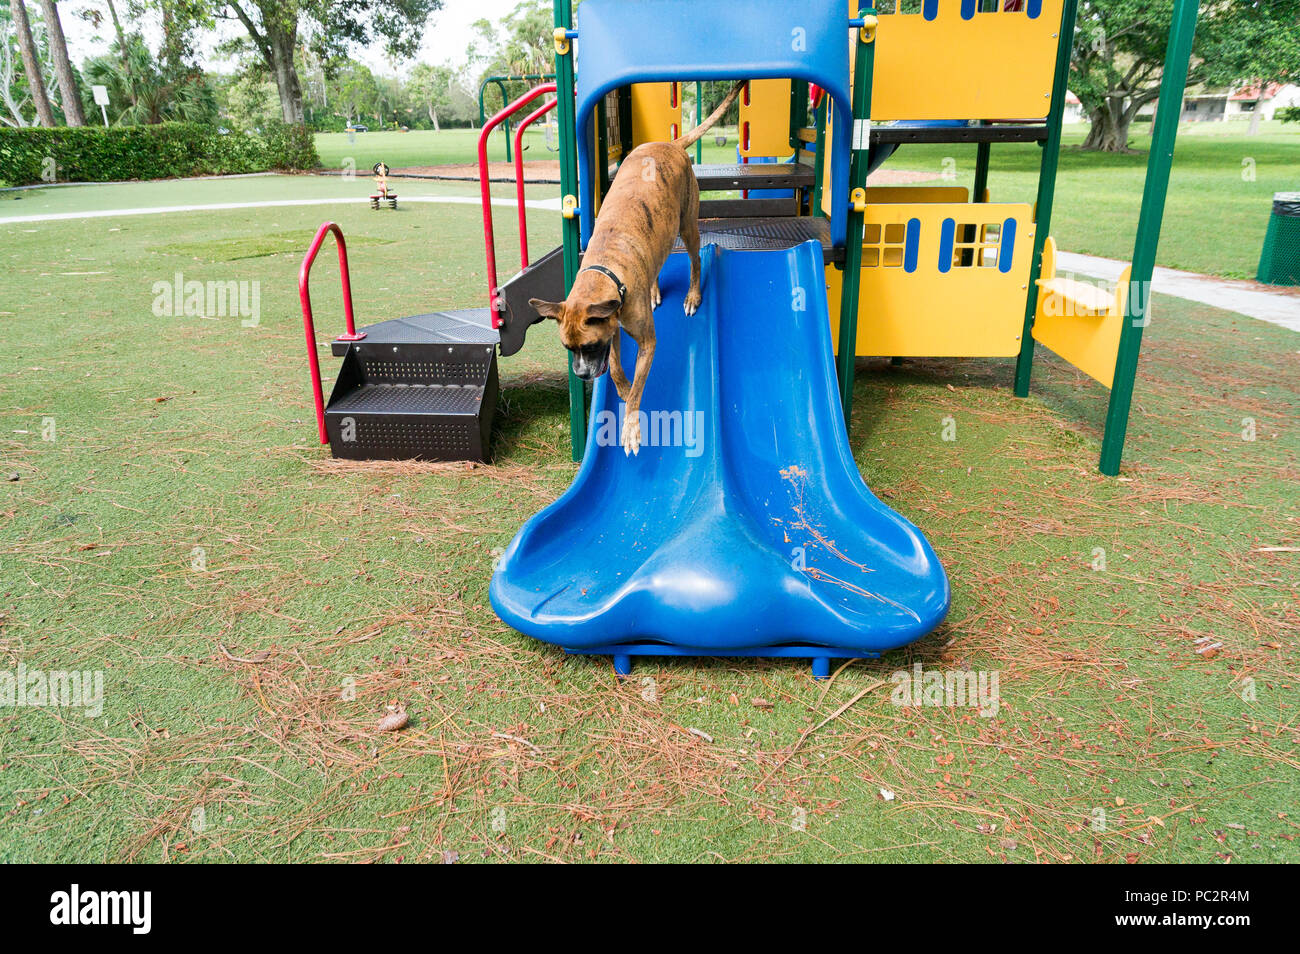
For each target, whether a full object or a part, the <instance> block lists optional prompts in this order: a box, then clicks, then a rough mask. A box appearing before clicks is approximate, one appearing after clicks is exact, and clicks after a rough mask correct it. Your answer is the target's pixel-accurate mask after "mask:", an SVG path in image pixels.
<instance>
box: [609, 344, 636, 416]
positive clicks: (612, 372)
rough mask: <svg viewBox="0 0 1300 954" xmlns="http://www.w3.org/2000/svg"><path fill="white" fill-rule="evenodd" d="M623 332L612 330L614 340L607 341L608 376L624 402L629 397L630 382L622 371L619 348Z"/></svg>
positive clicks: (621, 356)
mask: <svg viewBox="0 0 1300 954" xmlns="http://www.w3.org/2000/svg"><path fill="white" fill-rule="evenodd" d="M622 337H623V332H621V331H618V330H617V329H616V330H615V331H614V340H613V341H611V342H610V343H609V376H610V379H611V380H612V381H613V382H614V390H616V391H617V392H618V396H619V398H620V399H621V400H622V401H623V403H624V404H626V403H627V402H628V401H629V400H630V398H631V394H632V392H631V382H630V381H628V379H627V374H626V373H624V371H623V352H622V349H621V348H620V339H621V338H622Z"/></svg>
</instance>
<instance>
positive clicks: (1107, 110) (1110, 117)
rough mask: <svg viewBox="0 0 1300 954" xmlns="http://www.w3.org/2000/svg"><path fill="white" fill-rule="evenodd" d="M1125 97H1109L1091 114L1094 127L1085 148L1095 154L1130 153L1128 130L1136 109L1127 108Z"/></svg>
mask: <svg viewBox="0 0 1300 954" xmlns="http://www.w3.org/2000/svg"><path fill="white" fill-rule="evenodd" d="M1124 99H1125V97H1124V95H1123V94H1119V95H1110V96H1107V97H1106V98H1105V99H1104V100H1103V101H1102V103H1101V105H1099V106H1098V107H1096V108H1095V109H1093V110H1092V112H1091V113H1090V117H1091V122H1092V125H1091V126H1090V127H1089V129H1088V138H1087V139H1085V140H1084V141H1083V148H1084V149H1089V150H1092V151H1095V152H1128V151H1129V148H1128V128H1129V124H1130V123H1131V122H1132V121H1133V116H1134V115H1135V114H1136V109H1134V108H1128V109H1126V108H1125V105H1124Z"/></svg>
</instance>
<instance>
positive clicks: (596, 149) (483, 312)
mask: <svg viewBox="0 0 1300 954" xmlns="http://www.w3.org/2000/svg"><path fill="white" fill-rule="evenodd" d="M882 6H883V5H882ZM888 7H889V9H882V10H879V11H877V10H875V9H871V8H863V9H856V8H855V7H846V5H845V4H844V3H843V0H824V2H820V3H805V4H789V3H786V2H783V0H744V2H739V0H737V2H717V3H710V4H696V3H690V2H688V0H630V2H619V0H586V2H584V3H583V4H582V7H581V17H582V22H581V24H580V29H574V24H573V19H572V10H571V7H570V2H569V0H555V3H554V12H555V35H554V43H555V50H556V56H555V62H556V72H555V77H554V82H546V83H542V84H541V85H538V86H536V87H534V88H533V89H531V90H530V91H529V92H527V93H526V94H525V95H523V96H521V97H519V98H518V99H516V100H515V101H514V102H512V103H510V104H509V105H508V106H506V107H505V108H504V109H503V110H501V111H500V112H499V113H497V114H496V116H494V117H492V118H491V119H490V120H487V121H486V122H485V123H484V126H483V129H482V133H481V136H480V141H479V160H480V171H481V176H480V177H481V181H482V194H483V210H484V235H485V245H486V254H487V272H488V302H489V304H488V307H487V308H486V309H469V310H461V311H445V312H436V313H432V314H429V315H422V316H416V317H414V318H406V319H395V320H392V321H388V322H383V323H381V324H379V325H375V326H371V327H370V328H367V329H364V331H363V332H362V333H360V334H361V335H368V336H369V337H367V338H364V339H362V338H360V337H354V338H347V336H345V337H344V338H341V339H339V340H337V341H336V342H335V345H334V348H335V353H336V354H338V355H341V356H343V357H344V365H343V370H342V372H341V374H340V378H339V383H338V384H337V385H336V387H335V390H334V394H333V395H332V397H331V399H330V403H329V406H328V407H325V406H324V405H323V400H322V395H321V392H320V388H319V377H318V375H317V376H316V377H315V378H314V380H315V382H316V402H317V420H318V425H319V428H320V434H321V439H322V442H325V441H326V440H327V439H328V440H329V442H330V444H331V446H332V447H333V450H334V453H335V454H336V455H339V456H352V457H368V456H414V457H426V458H432V459H446V458H455V457H457V456H467V457H474V458H477V459H482V457H483V456H484V455H485V454H486V452H487V447H488V437H489V434H490V418H491V409H492V407H493V406H494V404H495V397H496V381H497V368H496V356H497V353H498V352H499V353H500V355H502V356H509V355H511V354H514V353H515V352H517V351H518V350H519V349H520V348H521V347H522V346H523V344H524V340H525V335H526V333H527V330H528V328H529V326H530V325H531V324H533V323H535V322H536V321H537V320H538V318H537V316H536V315H535V314H533V313H532V312H531V309H529V308H528V307H527V304H526V303H527V301H528V299H529V298H532V297H539V298H544V299H547V300H557V299H559V298H563V297H564V295H565V293H566V292H567V290H568V288H569V287H570V285H571V284H572V282H573V280H574V277H575V275H576V274H577V271H578V268H579V266H580V261H581V255H582V249H583V247H584V246H585V244H586V241H587V239H588V238H589V236H590V234H591V229H592V224H593V220H594V218H595V216H596V214H597V213H598V212H599V207H600V200H601V197H602V195H603V194H604V193H605V192H606V191H607V190H608V188H609V183H610V181H611V177H612V174H613V169H612V168H611V164H616V163H617V162H618V161H619V159H621V157H623V156H625V155H627V154H628V153H629V152H630V151H631V149H632V148H634V147H635V146H636V145H638V144H640V143H641V142H646V141H658V140H664V139H669V138H675V137H676V136H678V135H680V134H681V132H682V131H683V130H682V97H681V84H682V83H683V82H701V81H710V80H713V81H735V80H738V79H742V80H748V81H749V83H748V87H747V90H746V93H745V95H744V96H743V97H742V99H741V103H740V135H739V151H740V158H741V160H742V161H741V162H740V163H737V164H729V165H722V166H709V165H696V167H695V169H696V175H697V180H698V182H699V185H700V188H701V190H702V191H706V192H712V191H740V192H742V197H740V198H706V199H703V200H702V201H701V204H700V219H701V221H700V230H701V233H702V241H703V243H704V244H705V245H706V246H708V245H710V244H711V245H713V246H714V248H712V249H709V248H706V250H705V252H704V257H705V279H704V284H705V287H704V294H705V304H704V306H703V307H702V308H701V310H700V313H699V314H697V315H696V316H694V318H690V319H685V318H684V317H683V315H682V313H681V293H682V287H683V285H684V280H683V277H682V272H683V266H684V261H683V257H682V256H681V255H673V256H671V257H670V259H669V263H668V265H667V266H666V267H665V269H664V273H663V274H662V275H661V285H662V286H663V289H664V301H663V304H662V305H661V307H660V308H659V309H657V312H656V328H657V335H658V339H659V344H658V348H657V351H656V357H655V365H654V367H653V369H652V371H651V374H650V382H649V385H648V387H647V390H646V394H645V398H644V399H643V404H642V410H643V412H644V413H646V414H647V420H648V421H649V422H650V423H651V424H652V427H659V425H660V424H662V428H664V429H666V430H663V429H661V430H657V431H653V430H652V433H653V434H655V435H656V436H661V435H662V434H663V433H667V434H668V435H669V436H668V439H666V440H659V441H656V440H655V439H653V438H652V439H651V441H650V446H649V447H643V449H642V452H641V454H640V455H639V457H638V458H636V459H634V460H628V459H626V458H625V457H624V455H623V454H622V452H621V450H620V449H619V448H617V447H616V446H613V445H614V444H616V441H615V440H609V441H606V440H604V439H603V437H602V434H603V433H604V431H603V430H602V428H603V426H604V424H605V423H607V422H608V421H609V420H610V417H609V416H610V415H613V417H614V419H615V420H616V419H617V415H618V412H619V402H618V399H617V396H616V395H615V394H614V390H613V388H612V387H610V386H609V385H608V380H607V378H602V379H601V380H600V381H598V382H597V383H596V385H595V388H594V389H593V391H592V394H591V405H590V408H589V407H588V403H587V393H586V389H585V388H584V386H583V382H581V381H580V380H579V379H578V378H577V377H576V376H574V375H573V374H572V373H570V375H569V397H570V433H571V443H572V449H573V455H574V459H575V460H582V467H581V469H580V471H579V474H578V476H577V478H576V479H575V482H574V484H573V486H572V487H571V488H570V489H569V491H568V492H566V494H565V495H564V496H563V497H561V499H560V500H559V501H557V502H556V503H555V504H553V505H552V506H551V507H549V508H547V509H546V510H544V511H542V512H541V513H540V514H538V515H537V516H536V517H534V518H532V519H531V520H530V521H529V522H528V523H527V524H526V525H525V527H524V528H523V529H522V530H521V531H520V533H519V534H518V536H517V537H516V538H515V540H514V541H513V542H512V543H511V545H510V547H509V548H508V549H507V551H506V553H505V555H504V556H503V558H502V560H501V561H500V564H499V567H498V569H497V571H496V573H495V574H494V576H493V580H492V585H491V597H492V604H493V606H494V608H495V609H496V611H497V613H498V615H500V616H501V618H502V619H503V620H505V621H506V622H508V623H509V624H510V625H512V626H514V627H515V628H517V629H519V630H520V631H522V632H524V633H527V634H529V635H532V636H535V637H537V638H539V639H543V640H546V641H549V642H553V643H556V644H558V645H561V646H563V647H565V648H566V649H567V650H569V651H571V652H583V653H599V654H607V655H612V656H613V657H614V659H615V668H616V670H617V671H618V672H620V673H626V672H627V671H629V667H630V665H631V659H632V657H633V656H636V655H738V656H794V657H802V658H809V659H811V660H812V662H813V669H814V674H815V675H817V676H819V677H820V676H824V675H826V674H827V673H828V671H829V664H830V660H831V659H833V658H836V657H860V656H873V655H878V654H879V653H881V652H884V651H886V650H888V649H890V648H894V647H896V646H900V645H904V644H906V643H908V642H911V641H913V640H915V639H917V638H919V637H921V636H923V635H924V634H925V633H926V632H928V631H930V630H931V629H933V628H934V627H935V626H937V625H938V624H939V623H940V622H941V621H942V619H943V616H944V614H945V613H946V611H947V606H948V599H949V596H948V593H949V591H948V582H947V579H946V576H945V574H944V571H943V569H942V566H941V565H940V563H939V561H938V559H937V557H936V556H935V554H934V553H933V551H932V550H931V549H930V547H929V544H928V543H927V542H926V541H925V539H924V537H923V536H922V535H921V533H920V531H919V530H917V529H916V528H915V527H913V526H912V525H911V524H910V523H908V522H907V521H906V520H905V519H904V518H903V517H901V516H900V515H898V514H896V513H894V512H893V511H892V510H890V509H889V508H888V507H886V506H884V505H883V504H882V503H880V501H879V500H877V499H876V498H875V497H874V496H873V495H872V494H871V492H870V491H869V490H868V489H867V488H866V486H865V484H863V482H862V479H861V477H860V475H859V474H858V471H857V468H856V465H855V464H854V463H853V458H852V455H851V453H850V451H849V447H848V440H847V434H848V423H849V421H850V420H851V415H852V407H853V373H854V360H855V358H856V357H857V356H865V355H874V356H887V357H892V358H895V359H898V358H904V357H909V356H914V357H923V356H944V357H1003V358H1015V359H1016V370H1015V379H1014V381H1015V383H1014V388H1015V393H1016V394H1017V395H1019V396H1024V395H1026V394H1028V390H1029V385H1030V380H1031V372H1032V364H1033V358H1034V350H1035V342H1037V343H1040V344H1042V345H1044V346H1045V347H1048V348H1050V349H1051V350H1052V351H1054V352H1055V353H1056V354H1057V355H1058V356H1060V357H1061V358H1062V359H1064V360H1066V361H1067V362H1069V363H1071V364H1073V365H1075V366H1076V367H1078V368H1080V370H1082V371H1084V372H1085V373H1086V374H1088V375H1090V376H1091V377H1093V378H1094V379H1096V380H1097V381H1099V382H1100V383H1101V384H1102V385H1104V386H1106V387H1108V388H1110V401H1109V406H1108V411H1107V416H1106V423H1105V432H1104V437H1103V441H1102V451H1101V461H1100V469H1101V471H1102V472H1103V473H1105V474H1116V473H1118V471H1119V465H1120V457H1121V453H1122V448H1123V442H1124V435H1125V429H1126V427H1127V421H1128V415H1129V408H1130V404H1131V399H1132V389H1133V382H1134V377H1135V375H1136V367H1137V360H1138V353H1139V350H1140V344H1141V334H1142V328H1143V327H1144V326H1145V324H1146V319H1147V316H1148V309H1149V307H1150V302H1149V295H1148V294H1147V289H1148V288H1149V284H1150V277H1151V273H1152V270H1153V268H1154V264H1155V263H1154V256H1155V249H1156V244H1157V240H1158V235H1159V229H1160V221H1161V215H1162V212H1163V206H1164V198H1165V193H1166V190H1167V185H1168V178H1169V172H1170V166H1171V162H1172V153H1173V144H1174V138H1175V135H1176V131H1177V116H1178V109H1177V104H1178V102H1179V100H1180V98H1181V95H1182V91H1183V85H1184V83H1185V78H1186V74H1187V65H1188V60H1189V57H1190V48H1191V40H1192V34H1193V31H1194V29H1195V22H1196V16H1197V10H1198V4H1197V2H1196V0H1177V2H1176V4H1175V9H1174V19H1173V24H1172V29H1171V32H1170V39H1169V47H1168V52H1167V57H1166V68H1165V74H1164V79H1163V83H1162V88H1161V96H1160V104H1159V108H1158V110H1157V118H1156V122H1155V126H1154V129H1153V143H1152V149H1151V153H1150V157H1149V162H1148V173H1147V180H1146V186H1145V191H1144V198H1143V204H1142V211H1141V215H1140V220H1139V223H1138V228H1137V238H1136V241H1135V253H1134V259H1133V264H1132V267H1131V270H1130V273H1129V274H1128V276H1127V281H1126V282H1121V283H1120V284H1119V286H1118V287H1117V288H1116V289H1115V290H1114V291H1113V292H1112V291H1103V290H1100V289H1098V288H1096V287H1094V286H1091V285H1088V284H1086V283H1083V282H1078V281H1075V280H1073V279H1071V278H1069V277H1068V276H1062V275H1058V274H1057V272H1056V266H1055V262H1056V253H1055V243H1054V241H1052V240H1051V238H1050V223H1051V214H1052V202H1053V195H1054V186H1055V177H1056V170H1057V163H1058V159H1059V154H1060V144H1061V120H1062V115H1063V111H1064V104H1065V82H1066V78H1067V76H1068V71H1069V58H1070V49H1071V45H1072V42H1073V37H1074V30H1075V19H1076V13H1077V0H1002V2H999V0H897V2H896V3H891V4H889V5H888ZM846 40H848V41H849V42H847V43H846ZM575 60H576V62H575ZM935 64H943V68H942V69H936V68H935ZM952 77H965V78H966V79H965V80H964V81H962V82H954V81H953V80H952ZM810 91H811V96H810ZM542 97H552V98H548V99H545V100H543V102H542V104H541V105H540V106H534V107H532V110H531V111H530V112H529V113H528V115H526V117H525V118H524V119H523V120H522V121H520V122H519V124H518V125H517V126H516V128H515V133H514V137H513V142H514V146H515V149H514V160H515V163H516V168H517V169H518V167H519V166H520V165H521V162H522V160H521V157H520V156H519V145H520V143H521V138H520V137H521V136H522V133H523V130H524V129H525V128H526V127H527V126H528V125H529V124H530V123H532V122H534V121H536V120H537V119H539V118H541V116H543V115H544V114H546V113H548V112H549V111H550V110H552V109H554V110H555V112H556V114H557V117H558V125H559V133H560V166H561V200H562V201H561V206H562V217H563V223H562V237H563V242H562V244H561V245H560V246H559V247H558V248H556V249H554V250H551V251H549V252H548V253H546V254H545V255H543V256H541V257H540V258H538V259H536V260H530V258H529V252H528V246H527V240H526V234H525V228H524V226H525V221H524V207H523V201H522V198H523V182H522V175H517V189H518V197H519V214H518V217H519V227H520V235H521V252H522V254H521V262H520V271H519V272H518V273H517V274H515V275H514V277H512V278H510V279H508V280H507V281H505V282H502V283H498V278H497V261H496V255H495V243H494V239H493V223H492V210H491V204H490V194H489V185H488V176H487V143H488V137H489V135H490V134H491V132H492V130H493V129H495V128H496V127H498V126H500V125H502V124H506V128H507V130H508V129H509V125H508V123H509V120H510V117H512V116H514V115H515V114H517V113H519V112H521V111H522V110H524V109H525V108H526V107H529V106H530V105H531V104H533V103H534V101H535V100H538V99H539V98H542ZM697 103H698V97H697ZM810 104H811V108H810ZM506 139H507V154H508V155H509V144H510V141H511V137H510V136H509V134H508V133H507V136H506ZM922 142H927V143H973V144H975V145H976V150H977V151H976V157H977V158H976V168H975V176H974V188H973V189H971V190H970V191H968V190H967V189H965V188H964V187H957V186H950V185H943V186H933V185H919V186H908V187H888V188H878V187H871V188H868V187H867V176H868V174H869V172H871V171H872V170H873V169H875V168H877V167H878V166H879V165H880V164H881V163H882V162H884V161H885V160H886V159H888V158H889V157H890V156H891V155H892V154H893V153H894V152H895V151H896V150H897V149H899V148H900V147H904V148H905V146H906V145H907V144H909V143H922ZM1011 142H1019V143H1025V142H1034V143H1038V144H1039V146H1040V147H1041V149H1042V155H1041V163H1040V176H1039V185H1038V191H1037V201H1036V202H1035V203H1034V204H1033V205H1030V204H1027V203H1014V202H994V201H992V194H991V191H990V189H989V183H988V177H989V176H988V174H989V157H990V150H991V149H992V148H993V147H994V146H996V145H998V144H1001V143H1011ZM615 168H616V165H615ZM327 226H328V223H327ZM327 226H322V230H321V232H320V233H318V235H317V240H316V243H315V244H314V246H313V249H312V252H311V255H310V256H309V259H308V260H307V261H305V262H304V266H303V272H302V274H301V279H300V285H301V289H302V294H303V301H304V316H305V318H306V319H307V320H308V321H309V320H310V304H309V297H308V294H307V280H308V273H309V268H310V259H311V258H312V257H314V254H315V252H316V251H317V250H318V249H319V246H320V242H321V241H322V240H323V238H324V237H325V234H326V232H327ZM338 238H339V239H340V256H341V261H344V259H343V256H344V254H345V253H344V252H343V248H342V243H341V234H340V235H339V236H338ZM344 275H345V282H346V268H345V269H344ZM349 322H350V305H349ZM351 330H352V329H351V324H350V323H349V332H351ZM307 334H308V341H309V345H310V344H311V343H312V342H313V341H314V338H313V333H312V331H311V330H310V328H309V330H308V332H307ZM313 347H314V346H313ZM634 356H635V345H634V343H632V342H631V340H630V339H628V338H626V337H625V338H624V343H623V361H624V364H625V366H626V367H630V365H631V362H632V361H633V360H634ZM313 357H314V355H313ZM313 371H314V369H313ZM395 385H396V386H395ZM742 409H743V413H741V410H742ZM697 415H698V416H697ZM656 422H658V423H656ZM696 422H698V423H696ZM349 427H350V428H351V435H352V436H351V437H350V438H348V437H347V434H348V428H349ZM692 428H694V430H693V431H692ZM643 430H645V428H644V427H643ZM612 432H613V433H617V427H616V426H614V427H613V428H612ZM694 451H698V453H693V452H694Z"/></svg>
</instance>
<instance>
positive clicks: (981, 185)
mask: <svg viewBox="0 0 1300 954" xmlns="http://www.w3.org/2000/svg"><path fill="white" fill-rule="evenodd" d="M989 150H990V144H989V143H987V142H982V143H980V144H979V145H978V146H976V147H975V187H974V188H973V189H972V190H971V197H970V200H971V201H972V202H983V201H984V190H985V189H987V188H988V187H989Z"/></svg>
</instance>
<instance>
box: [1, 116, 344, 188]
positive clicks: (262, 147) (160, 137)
mask: <svg viewBox="0 0 1300 954" xmlns="http://www.w3.org/2000/svg"><path fill="white" fill-rule="evenodd" d="M319 162H320V160H319V159H318V158H317V155H316V147H315V144H314V142H313V140H312V137H311V134H310V133H308V132H307V131H306V129H305V128H304V127H302V126H288V125H285V124H283V123H279V124H276V125H275V126H274V127H272V128H269V129H268V130H267V131H266V133H265V134H264V135H261V136H256V135H249V134H247V133H243V132H239V131H227V132H225V133H223V132H221V131H219V130H217V129H216V128H214V127H211V126H202V125H198V124H196V123H160V124H158V125H150V126H117V127H112V128H109V129H104V128H102V127H99V126H81V127H75V128H73V127H67V126H59V127H56V128H54V129H45V128H27V129H11V128H0V179H3V180H5V181H7V182H9V183H11V184H15V185H25V184H28V183H33V182H49V181H60V182H121V181H124V180H128V179H166V178H171V177H181V176H201V175H228V174H233V173H242V172H262V171H265V170H267V169H308V168H312V167H314V166H316V165H319Z"/></svg>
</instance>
